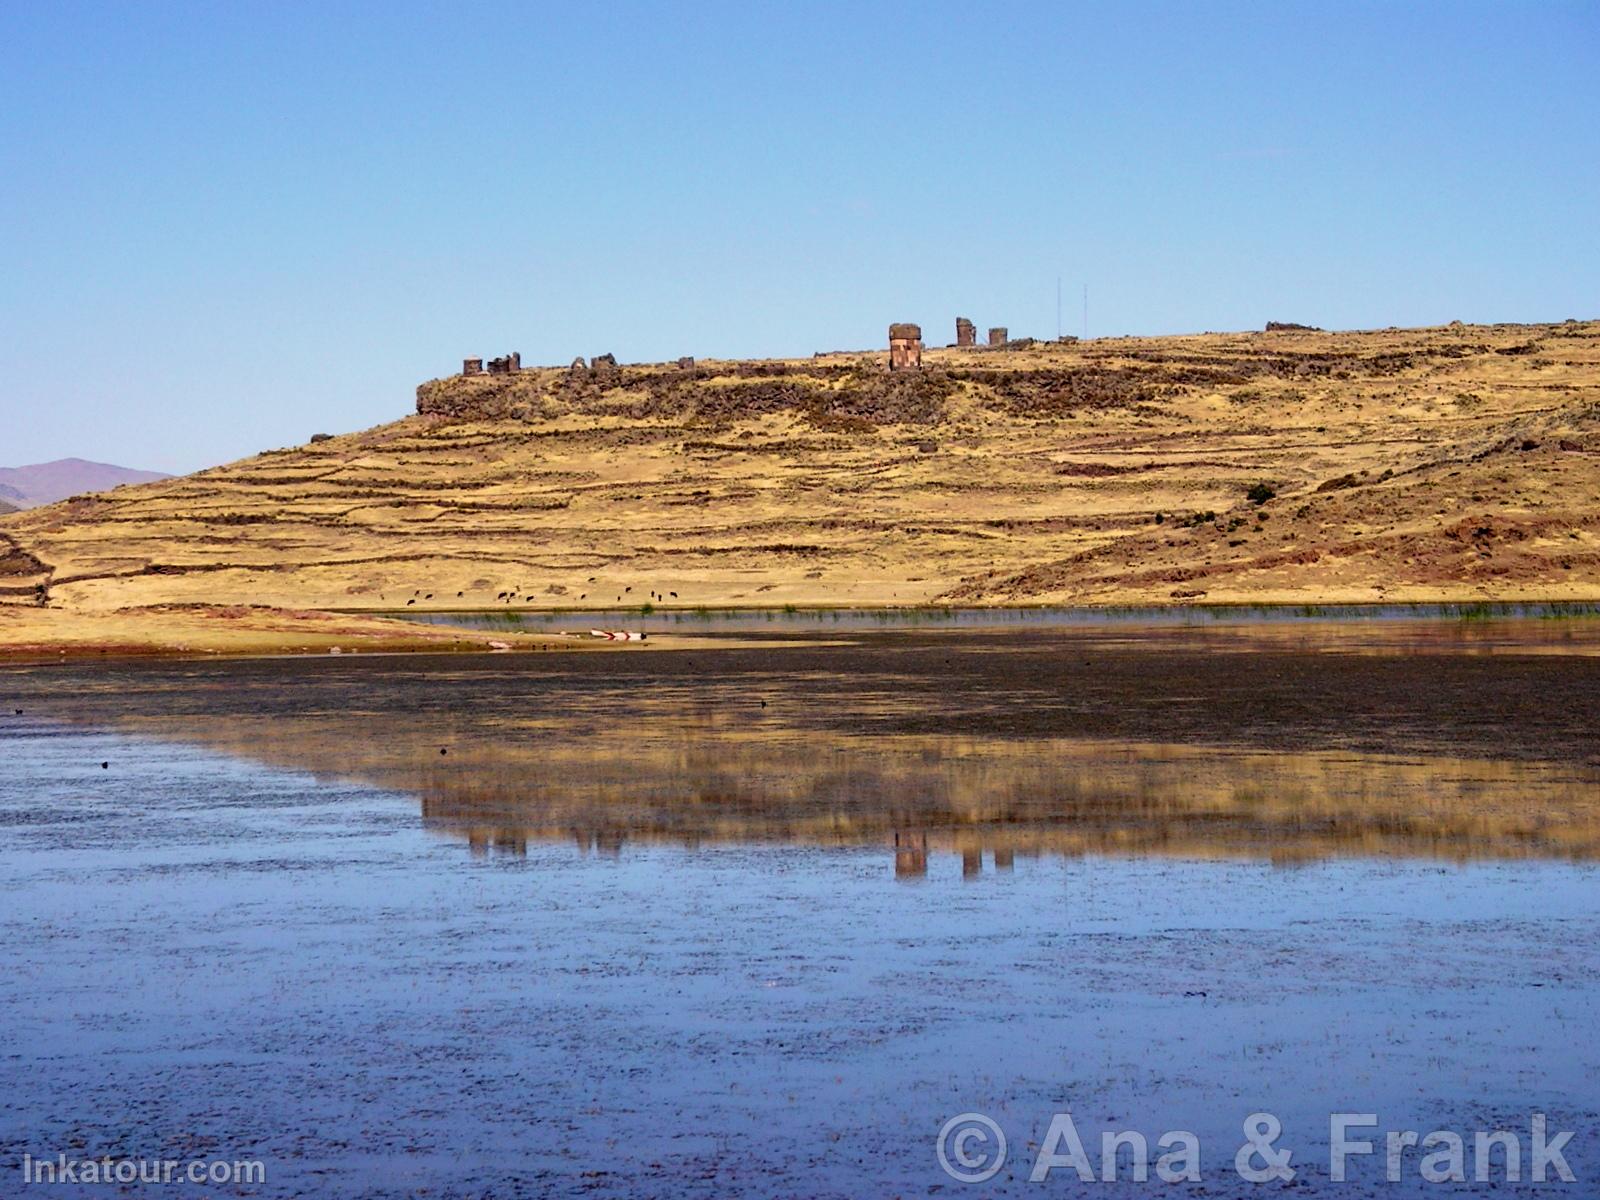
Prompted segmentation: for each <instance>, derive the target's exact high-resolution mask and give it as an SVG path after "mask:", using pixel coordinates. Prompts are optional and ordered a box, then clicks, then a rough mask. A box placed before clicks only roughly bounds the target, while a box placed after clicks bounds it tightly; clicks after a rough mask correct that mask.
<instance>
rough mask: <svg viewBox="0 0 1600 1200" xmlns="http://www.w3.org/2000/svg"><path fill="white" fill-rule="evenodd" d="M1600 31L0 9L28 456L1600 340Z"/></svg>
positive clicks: (3, 217) (1556, 19)
mask: <svg viewBox="0 0 1600 1200" xmlns="http://www.w3.org/2000/svg"><path fill="white" fill-rule="evenodd" d="M1597 62H1600V4H1596V3H1593V2H1592V0H1590V2H1588V3H1571V4H1561V3H1545V4H1542V3H1526V4H1499V5H1476V4H1470V3H1451V4H1438V5H1422V4H1417V5H1399V4H1375V5H1335V4H1326V3H1319V4H1300V3H1272V4H1266V3H1261V4H1239V5H1231V4H1223V3H1215V4H1171V5H1164V4H1163V5H1157V4H1152V5H1138V4H1118V5H1099V4H1096V5H1085V6H1082V7H1076V6H1069V5H1063V4H1042V5H1038V6H1032V5H1027V4H1009V5H1006V6H1003V7H996V8H993V9H988V8H986V7H985V6H983V5H979V4H972V3H965V4H960V5H948V6H944V5H933V4H925V3H923V4H904V5H887V4H884V5H875V4H849V5H838V6H832V5H826V4H814V3H813V4H806V5H789V6H778V5H768V4H761V3H741V4H726V5H722V4H699V5H695V6H677V5H673V6H668V5H660V6H646V5H614V4H603V5H594V6H589V5H573V4H561V5H551V6H549V7H540V6H523V5H516V6H505V7H496V6H492V5H470V4H466V5H454V4H444V3H437V4H406V3H398V4H397V3H383V4H372V5H365V4H356V3H334V4H330V5H326V6H313V5H310V4H294V3H289V4H266V3H237V4H205V5H193V6H187V5H180V4H166V3H151V4H139V5H134V4H115V5H103V6H100V5H74V4H70V3H63V4H57V3H45V2H44V0H10V2H8V3H6V4H4V5H0V178H3V180H4V182H3V184H0V329H3V330H4V334H3V337H0V465H4V464H17V463H23V462H32V461H38V460H43V459H50V458H56V457H61V456H65V455H80V456H82V457H86V458H98V459H106V460H109V461H114V462H120V463H124V464H126V465H130V466H138V467H149V468H154V469H162V470H172V471H175V470H189V469H193V468H197V467H200V466H204V465H208V464H211V463H214V462H219V461H223V460H227V459H231V458H236V457H240V456H243V455H245V454H249V453H253V452H255V451H257V450H260V449H264V448H267V447H271V446H281V445H288V444H293V443H296V442H299V441H303V440H304V439H305V438H306V437H308V436H309V435H310V434H311V433H313V432H317V431H328V432H340V431H346V430H351V429H358V428H362V427H365V426H368V425H372V424H376V423H378V422H381V421H384V420H389V419H393V418H395V417H398V416H401V415H403V414H405V413H406V412H408V411H409V410H410V408H411V405H412V393H413V388H414V386H415V384H416V383H417V382H418V381H420V380H422V379H426V378H431V377H434V376H437V375H441V374H445V373H448V372H449V371H451V370H453V369H457V368H458V367H459V364H460V360H461V358H462V357H463V356H465V355H469V354H482V355H486V356H487V355H494V354H498V353H502V352H504V351H507V350H513V349H515V350H520V351H521V352H522V355H523V358H524V361H526V362H550V363H556V362H566V361H569V360H570V359H571V358H572V357H573V356H574V355H578V354H583V355H592V354H596V353H601V352H606V351H610V352H614V353H615V354H617V356H618V357H619V358H621V359H623V360H624V361H627V360H653V359H662V358H667V357H676V356H678V355H679V354H696V355H703V356H748V355H781V354H809V353H810V352H811V351H813V350H817V349H831V348H843V347H863V346H874V345H878V344H879V343H880V342H881V341H882V339H883V336H884V329H885V327H886V326H887V324H888V323H889V322H890V321H893V320H914V321H920V322H921V323H922V324H923V325H924V327H925V329H926V331H927V336H928V337H929V338H930V340H949V339H950V338H951V337H953V321H954V318H955V317H956V316H957V315H964V316H970V317H972V318H973V319H974V320H975V321H976V322H977V323H978V325H979V326H980V327H983V326H987V325H991V324H993V325H1007V326H1009V327H1010V329H1011V330H1012V332H1013V334H1015V335H1022V334H1034V335H1053V334H1054V333H1055V331H1056V280H1057V277H1058V276H1059V277H1060V278H1061V279H1062V280H1063V286H1064V291H1065V294H1066V302H1065V310H1066V316H1065V320H1064V325H1065V327H1066V331H1067V332H1078V327H1079V325H1080V323H1081V320H1082V314H1081V295H1082V293H1081V289H1082V287H1083V285H1084V284H1085V283H1087V285H1088V287H1089V299H1090V312H1089V331H1090V333H1091V334H1094V335H1104V334H1119V333H1162V332H1187V331H1197V330H1206V329H1240V328H1254V327H1257V326H1259V325H1260V324H1262V323H1263V322H1264V321H1266V320H1267V319H1269V318H1272V319H1278V320H1292V321H1307V322H1311V323H1314V324H1319V325H1324V326H1329V327H1340V328H1351V327H1371V326H1383V325H1416V324H1430V323H1437V322H1443V321H1449V320H1452V319H1455V318H1460V319H1463V320H1469V321H1502V320H1550V319H1555V320H1559V319H1563V318H1566V317H1569V316H1575V317H1596V316H1600V298H1597V297H1600V232H1597V220H1596V218H1597V216H1600V122H1597V121H1596V117H1595V114H1596V112H1597V111H1600V70H1597V69H1596V65H1595V64H1596V63H1597Z"/></svg>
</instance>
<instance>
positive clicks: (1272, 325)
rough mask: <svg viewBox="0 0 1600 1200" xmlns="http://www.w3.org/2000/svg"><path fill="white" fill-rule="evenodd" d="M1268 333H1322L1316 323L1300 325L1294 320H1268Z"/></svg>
mask: <svg viewBox="0 0 1600 1200" xmlns="http://www.w3.org/2000/svg"><path fill="white" fill-rule="evenodd" d="M1267 332H1268V333H1321V332H1323V331H1322V329H1321V328H1319V327H1318V326H1316V325H1299V324H1296V323H1295V322H1293V321H1268V322H1267Z"/></svg>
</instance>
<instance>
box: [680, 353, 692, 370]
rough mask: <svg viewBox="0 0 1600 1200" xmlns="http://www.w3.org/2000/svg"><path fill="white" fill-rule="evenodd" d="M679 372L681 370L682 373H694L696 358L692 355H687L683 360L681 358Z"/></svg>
mask: <svg viewBox="0 0 1600 1200" xmlns="http://www.w3.org/2000/svg"><path fill="white" fill-rule="evenodd" d="M678 370H680V371H692V370H694V356H693V355H692V354H685V355H684V356H683V357H682V358H680V359H679V360H678Z"/></svg>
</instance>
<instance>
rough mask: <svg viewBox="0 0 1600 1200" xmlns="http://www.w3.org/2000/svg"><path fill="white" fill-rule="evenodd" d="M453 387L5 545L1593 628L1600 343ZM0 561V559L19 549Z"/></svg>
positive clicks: (209, 581)
mask: <svg viewBox="0 0 1600 1200" xmlns="http://www.w3.org/2000/svg"><path fill="white" fill-rule="evenodd" d="M884 360H885V355H884V354H882V353H873V354H828V355H819V356H816V357H815V358H812V359H805V360H791V361H765V362H709V363H708V362H701V363H698V364H695V365H692V366H688V365H686V366H675V365H647V366H626V367H622V368H615V367H612V366H611V365H610V364H608V363H602V364H600V365H598V366H597V367H596V368H594V369H582V370H576V369H567V368H542V369H529V370H524V371H521V372H519V373H517V374H512V375H489V376H475V377H462V376H455V377H451V378H447V379H442V380H435V381H432V382H430V383H427V384H424V385H423V386H422V387H421V388H419V389H418V400H417V406H418V408H419V409H420V410H422V411H420V412H419V413H418V414H416V415H412V416H408V417H405V418H403V419H401V420H397V421H395V422H393V423H391V424H389V425H385V426H381V427H378V428H376V429H372V430H368V431H366V432H362V433H355V434H348V435H344V436H340V437H334V438H331V439H328V440H321V441H318V442H316V443H314V444H311V445H307V446H300V447H295V448H290V449H283V450H275V451H268V452H266V453H264V454H260V455H257V456H256V457H254V458H250V459H246V460H243V461H241V462H237V463H233V464H229V465H227V466H222V467H217V468H214V469H211V470H207V471H201V472H198V473H196V474H194V475H190V476H185V477H183V478H179V479H172V480H166V481H163V482H157V483H152V484H146V485H143V486H140V487H134V488H123V489H120V490H118V491H117V492H115V493H111V494H105V495H98V496H90V497H80V498H77V499H74V500H71V501H68V502H66V503H61V504H56V505H52V506H49V507H46V508H40V509H35V510H32V511H29V512H25V513H19V514H15V515H12V516H9V517H7V518H5V519H4V520H3V521H0V534H3V535H4V536H5V537H6V538H8V539H9V541H10V542H11V548H10V550H9V557H8V558H6V559H5V560H4V563H5V564H6V565H4V566H3V567H0V569H3V570H4V571H5V572H7V575H6V577H5V578H4V580H3V584H4V586H5V587H6V588H7V589H8V590H9V592H10V595H11V598H13V599H15V600H18V601H30V600H31V598H32V597H33V596H35V595H39V596H44V597H47V598H48V603H49V605H50V606H51V607H52V608H56V609H62V610H66V611H73V612H79V613H92V612H102V613H104V612H113V611H116V610H121V609H127V608H130V607H136V606H149V605H175V604H202V605H216V604H224V605H268V606H273V607H277V608H282V609H297V610H303V609H329V608H333V609H346V610H384V609H394V608H397V607H401V606H405V607H408V608H433V609H454V608H483V607H488V608H494V607H504V606H506V605H508V604H512V605H515V606H517V607H540V608H552V607H599V606H614V605H616V604H618V603H619V602H620V603H624V604H631V605H637V604H643V603H645V602H647V601H649V600H651V598H652V594H654V596H657V597H660V599H658V600H655V603H656V604H657V605H658V607H659V606H662V605H666V606H673V605H680V606H686V607H693V606H700V605H719V604H734V605H783V604H795V605H827V604H866V605H907V604H981V605H994V604H1038V603H1066V604H1127V603H1152V602H1155V603H1173V602H1188V601H1194V600H1200V599H1203V600H1205V601H1206V602H1232V601H1259V602H1290V603H1304V602H1318V603H1331V602H1341V601H1372V600H1379V599H1388V600H1397V601H1411V600H1419V601H1420V600H1451V601H1475V600H1490V599H1500V600H1518V599H1554V600H1571V599H1596V598H1600V507H1597V504H1596V497H1597V496H1600V323H1595V322H1589V323H1578V322H1566V323H1563V324H1557V325H1517V326H1492V327H1491V326H1462V325H1453V326H1448V327H1439V328H1432V329H1417V330H1384V331H1375V332H1358V333H1323V332H1319V331H1311V330H1287V331H1275V332H1270V333H1244V334H1202V335H1193V336H1182V337H1164V338H1117V339H1102V340H1095V341H1089V342H1083V343H1078V344H1054V343H1052V344H1035V345H1023V346H1019V345H1017V344H1015V343H1014V344H1012V346H1010V347H1008V348H1006V349H1003V350H990V349H987V348H985V349H978V350H973V349H963V350H956V349H953V348H952V349H944V350H930V351H928V352H927V353H926V355H925V357H924V366H923V368H922V369H921V370H918V371H907V372H894V373H890V372H888V371H886V370H885V369H884V367H883V362H884ZM5 551H6V547H4V546H0V552H5Z"/></svg>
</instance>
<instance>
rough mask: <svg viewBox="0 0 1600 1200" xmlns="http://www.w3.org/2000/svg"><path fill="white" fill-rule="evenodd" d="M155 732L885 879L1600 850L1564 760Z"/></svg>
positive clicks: (492, 831) (544, 735)
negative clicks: (1070, 862) (1023, 869)
mask: <svg viewBox="0 0 1600 1200" xmlns="http://www.w3.org/2000/svg"><path fill="white" fill-rule="evenodd" d="M162 725H163V728H162V731H161V732H162V736H164V737H169V738H170V737H173V736H181V737H182V738H183V739H184V740H187V741H191V742H195V743H198V744H203V745H205V746H207V747H209V748H213V749H217V750H222V751H225V752H227V753H230V754H235V755H240V756H243V757H247V758H251V759H255V760H258V761H261V762H265V763H268V764H270V765H273V766H275V767H283V768H290V769H295V770H302V771H311V772H314V773H316V774H318V775H320V776H327V777H337V778H340V779H345V780H353V781H358V782H361V783H365V784H370V785H375V786H379V787H382V788H386V789H391V790H396V791H403V792H407V793H410V794H412V795H414V796H416V797H417V799H418V801H419V804H420V808H421V817H422V822H423V824H424V826H425V827H426V828H428V829H430V830H432V831H434V832H437V833H439V834H441V835H444V836H448V837H452V838H459V839H461V840H463V841H464V842H465V843H466V844H467V845H468V846H469V847H470V848H471V849H472V850H473V852H475V853H478V854H484V855H489V854H508V855H523V854H526V853H527V849H528V847H529V845H530V844H537V843H563V842H564V843H569V844H571V845H573V846H575V847H576V848H577V849H578V850H579V851H581V852H583V853H587V854H595V855H617V854H620V853H621V852H622V851H623V850H624V849H625V848H626V847H627V846H629V845H630V844H641V843H653V844H660V843H664V844H671V845H677V846H683V847H698V846H709V845H717V844H730V843H752V842H763V843H787V844H795V845H811V846H839V847H860V846H878V847H881V848H882V849H883V851H884V854H885V856H886V858H888V859H892V862H893V866H894V874H895V875H896V876H897V877H899V878H902V879H916V878H920V877H922V876H924V875H926V874H927V872H928V864H929V860H930V857H932V856H936V855H951V856H954V857H956V858H959V860H960V862H961V870H962V874H963V875H964V876H965V877H967V878H975V877H978V876H980V875H982V874H984V873H986V871H1004V870H1006V869H1008V868H1010V867H1011V866H1012V864H1013V863H1014V861H1015V859H1016V858H1017V857H1018V856H1036V855H1084V854H1116V855H1153V854H1159V855H1168V856H1184V857H1196V858H1241V857H1242V858H1257V859H1269V860H1272V861H1275V862H1279V863H1294V862H1301V861H1308V860H1315V859H1322V858H1328V857H1334V856H1351V855H1360V856H1383V855H1389V856H1405V857H1419V858H1437V859H1448V860H1456V861H1465V860H1468V859H1473V858H1496V859H1507V858H1562V859H1573V860H1591V859H1594V858H1596V857H1597V856H1600V772H1597V771H1596V770H1595V769H1594V768H1592V767H1588V766H1584V765H1577V764H1557V763H1548V762H1539V761H1530V762H1510V761H1502V760H1489V759H1472V758H1452V757H1442V756H1429V755H1408V756H1402V755H1380V754H1365V753H1354V752H1349V751H1334V750H1330V751H1315V752H1293V753H1290V752H1282V751H1261V750H1254V749H1243V748H1229V747H1210V746H1188V745H1174V744H1141V743H1129V742H1115V741H1095V740H1079V739H1045V740H1008V739H1003V738H985V737H978V736H965V737H950V736H919V735H894V736H878V735H874V736H872V737H864V736H853V735H850V734H844V733H830V732H826V731H820V730H817V729H815V728H805V729H799V728H793V727H788V726H786V725H784V724H783V723H781V722H773V723H769V724H768V725H766V726H764V727H763V728H761V729H759V730H754V729H751V728H749V724H748V722H746V721H744V720H741V719H737V718H730V717H719V716H716V715H700V716H697V717H694V718H686V717H682V716H673V715H669V714H668V713H666V712H656V713H654V714H652V715H651V716H650V717H649V719H647V720H641V719H637V717H636V718H635V719H633V720H630V721H627V722H625V723H623V722H616V723H613V722H611V721H608V720H606V719H604V718H603V717H589V718H587V719H585V720H583V721H581V722H578V721H575V720H564V719H560V718H542V719H535V718H529V719H528V720H526V721H523V722H519V723H515V724H510V723H507V722H504V721H499V722H494V723H490V724H470V723H469V724H463V725H456V726H453V727H451V728H450V729H449V730H448V731H442V730H441V729H440V728H439V727H438V726H437V725H436V724H432V723H426V722H420V721H415V720H413V721H412V722H409V723H407V722H404V721H400V720H397V719H395V718H394V717H393V716H390V717H388V718H386V719H384V720H383V721H382V722H375V721H372V720H370V719H368V718H363V717H361V716H359V715H351V716H346V717H332V716H328V715H323V716H319V717H318V718H316V719H315V720H311V719H292V718H278V719H276V720H274V721H273V722H272V723H270V724H269V725H264V726H258V727H254V728H247V727H242V726H241V725H240V724H239V723H237V722H230V721H220V720H219V721H215V722H206V721H197V720H196V719H195V718H194V717H192V716H191V717H186V718H185V719H184V720H183V721H182V723H181V725H177V726H174V725H170V724H168V723H165V722H163V723H162Z"/></svg>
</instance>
